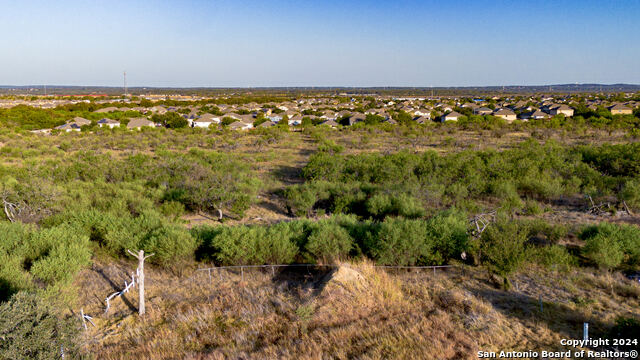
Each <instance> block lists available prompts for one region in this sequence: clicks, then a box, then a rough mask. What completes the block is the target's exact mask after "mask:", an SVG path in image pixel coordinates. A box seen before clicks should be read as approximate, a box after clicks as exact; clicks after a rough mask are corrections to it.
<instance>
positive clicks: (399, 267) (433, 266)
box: [192, 264, 457, 281]
mask: <svg viewBox="0 0 640 360" xmlns="http://www.w3.org/2000/svg"><path fill="white" fill-rule="evenodd" d="M340 266H342V265H337V264H326V265H323V264H264V265H228V266H213V267H208V268H199V269H196V274H197V273H199V272H205V271H206V272H207V273H208V275H209V280H213V275H212V272H213V271H217V272H218V275H219V276H221V270H237V269H240V276H241V278H242V281H244V269H245V268H246V269H268V268H270V269H271V272H272V274H273V275H275V269H276V268H295V267H304V268H339V267H340ZM373 267H376V268H382V269H398V270H401V269H407V270H410V269H415V270H426V269H428V270H431V269H432V270H433V274H434V275H435V274H436V271H437V270H438V269H448V268H456V267H457V266H456V265H432V266H402V265H373ZM192 278H193V277H192Z"/></svg>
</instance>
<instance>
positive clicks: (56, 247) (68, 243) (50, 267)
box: [31, 225, 91, 285]
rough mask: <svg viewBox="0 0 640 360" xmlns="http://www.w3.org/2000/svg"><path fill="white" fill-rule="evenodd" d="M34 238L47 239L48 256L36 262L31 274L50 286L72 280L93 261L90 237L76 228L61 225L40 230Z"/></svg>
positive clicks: (46, 251)
mask: <svg viewBox="0 0 640 360" xmlns="http://www.w3.org/2000/svg"><path fill="white" fill-rule="evenodd" d="M32 237H37V238H46V239H47V240H45V242H47V245H45V246H46V247H47V249H46V250H45V253H46V255H44V256H42V257H40V258H38V259H36V260H35V262H34V263H33V266H32V267H31V273H32V274H33V275H34V276H35V277H37V278H39V279H41V280H43V281H45V282H46V283H48V284H51V285H52V284H55V283H58V282H62V283H66V282H68V281H70V280H72V278H73V276H74V275H75V274H76V273H77V272H78V271H80V270H81V269H82V268H83V267H85V266H87V265H89V263H90V261H91V251H90V250H89V237H88V236H86V235H82V234H79V233H78V231H77V229H76V228H73V227H71V226H67V225H61V226H58V227H55V228H51V229H43V230H40V231H39V232H37V233H34V234H33V235H32ZM34 242H35V241H34Z"/></svg>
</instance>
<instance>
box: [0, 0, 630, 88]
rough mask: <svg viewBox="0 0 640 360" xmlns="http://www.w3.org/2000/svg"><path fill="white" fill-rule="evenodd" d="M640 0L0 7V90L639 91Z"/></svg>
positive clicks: (38, 0)
mask: <svg viewBox="0 0 640 360" xmlns="http://www.w3.org/2000/svg"><path fill="white" fill-rule="evenodd" d="M638 19H640V1H637V0H602V1H592V0H549V1H543V0H539V1H534V0H532V1H500V0H494V1H457V0H449V1H446V0H442V1H429V0H424V1H411V0H388V1H374V0H353V1H349V0H342V1H334V0H317V1H311V0H297V1H293V0H292V1H289V0H273V1H269V0H262V1H243V0H220V1H218V0H209V1H204V0H181V1H178V0H174V1H169V0H165V1H161V0H158V1H151V0H147V1H141V0H123V1H120V0H110V1H91V0H84V1H74V0H58V1H51V0H47V1H44V0H15V1H14V0H11V1H9V0H0V84H2V85H35V84H49V85H95V86H122V83H123V71H126V72H127V83H128V85H129V86H131V87H133V86H150V87H268V86H291V87H294V86H362V87H367V86H376V87H377V86H409V87H429V86H488V85H498V86H500V85H546V84H565V83H603V84H612V83H629V84H640V40H638V39H639V38H640V21H639V20H638Z"/></svg>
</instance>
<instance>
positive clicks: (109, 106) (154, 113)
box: [0, 93, 640, 133]
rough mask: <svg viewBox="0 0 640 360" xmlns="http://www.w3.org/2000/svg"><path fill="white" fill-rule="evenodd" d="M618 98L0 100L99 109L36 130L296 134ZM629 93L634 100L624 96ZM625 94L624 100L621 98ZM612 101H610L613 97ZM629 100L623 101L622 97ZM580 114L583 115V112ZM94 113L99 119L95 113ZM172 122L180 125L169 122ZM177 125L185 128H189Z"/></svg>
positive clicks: (566, 113)
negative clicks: (279, 130) (278, 130)
mask: <svg viewBox="0 0 640 360" xmlns="http://www.w3.org/2000/svg"><path fill="white" fill-rule="evenodd" d="M615 95H616V97H615V99H614V98H611V97H612V95H611V94H609V95H604V94H603V95H595V94H591V95H587V96H585V95H580V94H566V95H560V94H541V95H537V96H495V95H494V96H491V97H486V98H478V97H460V96H434V97H395V96H384V95H375V94H372V95H369V96H360V95H356V94H353V95H349V94H339V95H335V94H334V95H319V96H308V95H306V96H299V97H298V98H290V99H287V100H282V101H280V102H278V101H267V102H262V103H260V102H257V101H249V102H246V103H236V102H233V101H229V103H226V102H227V101H226V100H225V99H228V97H206V96H200V97H191V98H180V99H181V100H174V99H176V97H175V96H164V97H163V96H158V95H140V97H139V99H140V100H138V101H141V100H144V102H145V103H144V105H145V106H142V105H141V104H142V103H136V102H135V100H132V99H130V98H104V99H98V100H86V99H82V100H78V99H73V98H69V99H55V98H54V99H52V98H44V97H43V99H36V100H26V99H14V100H12V101H8V100H6V99H4V100H2V99H0V104H2V105H3V106H4V107H7V108H10V107H13V106H31V107H37V108H43V109H47V108H51V107H52V106H63V107H73V106H81V105H82V104H85V105H82V106H86V107H89V106H90V107H94V108H96V109H95V110H93V111H92V114H93V115H91V116H87V117H91V119H87V118H83V117H80V116H76V117H74V118H71V119H68V120H67V121H66V122H65V123H64V124H61V125H58V126H56V127H54V128H50V129H33V131H34V132H38V133H50V132H51V131H53V130H57V131H61V132H77V131H81V130H82V129H83V128H86V129H91V128H109V129H116V128H124V129H130V130H133V129H135V130H141V129H142V128H157V127H167V124H166V123H165V122H166V121H164V120H162V119H163V117H166V116H170V115H172V114H173V115H175V117H177V116H179V117H181V118H182V119H184V120H185V121H186V122H185V127H191V128H199V129H225V128H226V129H229V130H237V131H246V130H251V129H260V128H268V127H272V126H276V125H282V124H281V122H282V121H285V120H286V127H287V128H289V129H290V130H293V131H295V130H296V129H300V128H303V127H305V126H307V127H308V126H310V125H311V126H323V125H324V126H327V127H330V128H337V127H352V126H356V125H358V124H363V125H372V124H385V125H387V126H394V125H399V124H402V125H411V124H414V125H429V124H432V123H436V122H441V123H445V122H451V121H452V122H458V121H469V120H473V121H476V122H477V121H481V120H480V119H489V118H496V119H500V121H504V122H506V123H508V124H509V123H514V122H518V121H520V122H528V121H549V120H551V119H552V118H557V117H562V118H572V117H574V116H575V115H576V114H577V115H578V116H582V117H586V116H603V115H606V116H629V115H632V114H633V113H634V110H635V109H638V107H640V104H639V102H638V101H637V100H633V98H632V95H633V94H632V93H629V94H626V95H624V94H615ZM625 96H627V98H628V100H626V101H625V100H624V97H625ZM620 97H622V99H621V98H620ZM609 98H611V99H609ZM621 100H622V101H621ZM576 111H577V113H576ZM94 115H95V116H94ZM168 127H176V125H174V126H168ZM178 127H183V126H182V125H180V126H178Z"/></svg>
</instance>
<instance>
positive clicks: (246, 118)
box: [225, 113, 255, 124]
mask: <svg viewBox="0 0 640 360" xmlns="http://www.w3.org/2000/svg"><path fill="white" fill-rule="evenodd" d="M225 117H230V118H232V119H236V120H238V121H240V122H244V123H251V124H253V122H254V120H255V119H254V118H253V115H251V114H248V115H240V114H236V113H228V114H225Z"/></svg>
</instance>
